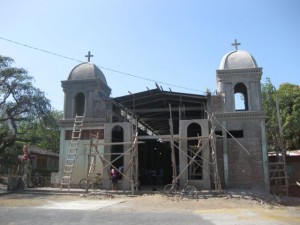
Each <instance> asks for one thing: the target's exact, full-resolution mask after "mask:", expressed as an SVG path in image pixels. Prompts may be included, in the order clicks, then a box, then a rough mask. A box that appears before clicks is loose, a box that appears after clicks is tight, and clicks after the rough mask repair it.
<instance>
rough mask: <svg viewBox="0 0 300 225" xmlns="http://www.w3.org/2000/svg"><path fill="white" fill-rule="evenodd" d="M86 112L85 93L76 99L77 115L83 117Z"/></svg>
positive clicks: (78, 95)
mask: <svg viewBox="0 0 300 225" xmlns="http://www.w3.org/2000/svg"><path fill="white" fill-rule="evenodd" d="M84 110H85V97H84V94H83V93H78V94H77V95H76V97H75V115H77V116H83V114H84ZM75 115H74V116H75Z"/></svg>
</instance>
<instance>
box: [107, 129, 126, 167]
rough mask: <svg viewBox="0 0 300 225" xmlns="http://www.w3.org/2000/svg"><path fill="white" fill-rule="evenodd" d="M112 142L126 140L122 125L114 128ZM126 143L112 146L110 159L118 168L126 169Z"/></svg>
mask: <svg viewBox="0 0 300 225" xmlns="http://www.w3.org/2000/svg"><path fill="white" fill-rule="evenodd" d="M111 138H112V140H111V142H112V143H115V142H124V130H123V128H122V127H121V126H115V127H114V128H113V129H112V136H111ZM123 153H124V145H112V146H111V156H110V161H111V162H113V163H112V164H113V165H114V166H115V167H116V168H117V169H120V170H122V168H123V169H124V155H122V154H123Z"/></svg>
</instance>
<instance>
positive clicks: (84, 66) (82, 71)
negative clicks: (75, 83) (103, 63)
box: [68, 62, 107, 84]
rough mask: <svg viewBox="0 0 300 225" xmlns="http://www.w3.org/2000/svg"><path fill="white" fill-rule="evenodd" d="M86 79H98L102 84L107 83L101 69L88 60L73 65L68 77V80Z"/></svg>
mask: <svg viewBox="0 0 300 225" xmlns="http://www.w3.org/2000/svg"><path fill="white" fill-rule="evenodd" d="M86 79H99V80H101V81H102V82H103V83H104V84H107V83H106V79H105V76H104V74H103V73H102V71H101V70H100V69H99V68H98V67H97V66H96V65H95V64H93V63H90V62H85V63H81V64H79V65H77V66H75V67H74V68H73V69H72V71H71V73H70V75H69V77H68V80H86Z"/></svg>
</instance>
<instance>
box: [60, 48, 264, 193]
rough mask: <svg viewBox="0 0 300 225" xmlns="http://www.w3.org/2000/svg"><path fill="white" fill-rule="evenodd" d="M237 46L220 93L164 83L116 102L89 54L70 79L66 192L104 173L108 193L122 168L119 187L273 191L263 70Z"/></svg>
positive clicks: (63, 162) (220, 75)
mask: <svg viewBox="0 0 300 225" xmlns="http://www.w3.org/2000/svg"><path fill="white" fill-rule="evenodd" d="M233 45H234V46H235V50H234V51H232V52H229V53H228V54H226V55H224V57H223V58H222V60H221V63H220V67H219V69H218V70H216V81H217V92H216V94H211V93H207V95H197V94H189V93H178V92H173V91H171V90H169V91H165V90H163V89H162V88H161V87H159V86H158V85H156V86H157V87H156V88H155V89H151V90H149V89H148V88H147V90H146V91H143V92H139V93H134V94H133V93H130V92H129V93H130V94H129V95H126V96H121V97H117V98H111V97H110V93H111V88H110V87H109V86H108V84H107V81H106V78H105V75H104V74H103V72H102V71H101V70H100V69H99V68H98V67H97V66H96V65H94V64H93V63H91V62H90V54H89V55H88V62H86V63H81V64H79V65H77V66H76V67H75V68H73V69H72V70H71V72H70V74H69V76H68V79H67V80H64V81H62V88H63V91H64V96H65V99H64V118H63V120H61V132H60V164H59V171H60V174H61V175H62V176H61V187H62V188H70V186H71V187H76V186H78V183H79V181H80V180H81V179H82V178H85V177H87V176H94V174H95V173H101V174H102V176H103V188H104V189H110V170H111V169H112V168H115V170H117V172H118V174H119V180H118V187H117V188H118V189H119V190H131V191H136V190H140V189H143V188H144V187H146V186H149V185H166V184H168V183H171V182H172V181H178V182H180V184H183V183H185V182H186V181H187V180H189V181H190V183H191V184H192V185H194V186H196V187H197V188H198V189H199V190H201V189H202V190H203V189H207V190H208V189H216V190H221V189H226V188H258V189H263V190H266V191H269V175H268V158H267V149H266V138H265V116H264V112H263V110H262V102H261V84H260V81H261V76H262V68H261V67H258V65H257V63H256V61H255V59H254V58H253V56H252V55H251V54H250V53H248V52H246V51H242V50H238V49H237V45H238V43H237V42H235V43H234V44H233ZM237 95H238V96H242V97H243V107H242V108H238V107H237V100H236V99H237V98H236V96H237Z"/></svg>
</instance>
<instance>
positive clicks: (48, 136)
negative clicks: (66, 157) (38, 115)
mask: <svg viewBox="0 0 300 225" xmlns="http://www.w3.org/2000/svg"><path fill="white" fill-rule="evenodd" d="M62 118H63V112H62V111H58V110H52V111H51V112H50V114H49V115H48V116H47V117H45V118H43V120H42V121H41V120H39V121H37V122H36V124H35V127H34V128H33V129H31V130H29V131H28V132H27V133H26V134H25V135H24V137H23V139H24V140H26V142H27V143H28V144H29V145H34V146H38V147H40V148H44V149H47V150H51V151H53V152H57V153H58V152H59V141H60V131H59V129H60V124H59V120H60V119H62Z"/></svg>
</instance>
